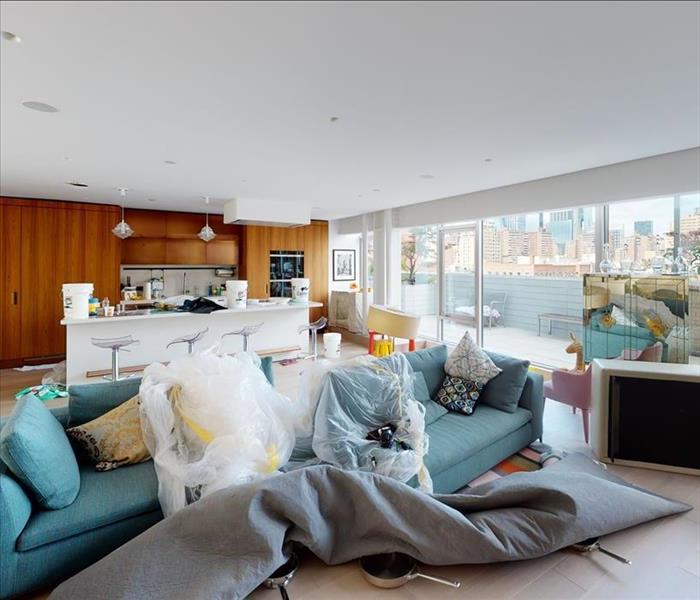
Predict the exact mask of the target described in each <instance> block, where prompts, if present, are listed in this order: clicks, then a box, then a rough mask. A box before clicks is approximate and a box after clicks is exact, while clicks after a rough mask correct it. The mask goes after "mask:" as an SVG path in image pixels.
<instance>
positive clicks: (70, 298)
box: [63, 283, 95, 319]
mask: <svg viewBox="0 0 700 600" xmlns="http://www.w3.org/2000/svg"><path fill="white" fill-rule="evenodd" d="M94 290H95V286H93V285H92V284H91V283H64V284H63V316H64V317H66V318H67V319H87V318H88V317H89V316H90V310H89V307H88V302H89V300H90V297H91V296H92V293H93V291H94Z"/></svg>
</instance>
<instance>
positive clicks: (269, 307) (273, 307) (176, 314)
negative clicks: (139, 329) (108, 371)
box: [61, 302, 323, 325]
mask: <svg viewBox="0 0 700 600" xmlns="http://www.w3.org/2000/svg"><path fill="white" fill-rule="evenodd" d="M322 306H323V303H321V302H309V303H308V304H295V303H292V302H290V303H288V304H249V305H248V306H247V308H225V309H223V310H215V311H213V312H211V313H208V314H201V313H190V312H183V311H159V310H155V309H153V310H148V311H146V312H141V311H139V313H140V314H138V315H129V314H127V315H124V316H122V315H119V316H114V317H90V318H89V319H61V325H93V324H95V323H108V322H121V321H138V320H142V319H149V320H150V319H168V318H182V317H200V318H203V317H216V316H217V315H218V316H223V315H233V314H250V313H255V312H265V313H269V312H280V311H287V310H302V309H305V310H308V309H309V308H321V307H322Z"/></svg>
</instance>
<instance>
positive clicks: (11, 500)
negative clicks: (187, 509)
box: [0, 346, 544, 598]
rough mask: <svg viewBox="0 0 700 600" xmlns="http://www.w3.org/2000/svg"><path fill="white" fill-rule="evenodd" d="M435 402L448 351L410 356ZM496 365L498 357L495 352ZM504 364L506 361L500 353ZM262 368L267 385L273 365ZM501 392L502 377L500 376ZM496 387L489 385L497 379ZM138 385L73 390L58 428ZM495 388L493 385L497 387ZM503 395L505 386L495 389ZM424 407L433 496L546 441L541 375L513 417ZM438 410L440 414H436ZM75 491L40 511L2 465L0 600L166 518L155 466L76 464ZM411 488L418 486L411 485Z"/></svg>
mask: <svg viewBox="0 0 700 600" xmlns="http://www.w3.org/2000/svg"><path fill="white" fill-rule="evenodd" d="M407 357H408V361H409V363H410V364H411V366H412V368H413V369H414V371H417V372H420V373H422V375H423V377H424V379H425V383H426V388H427V392H426V395H429V396H430V397H434V396H435V394H436V392H437V390H438V388H439V387H440V385H441V384H442V381H443V379H444V376H445V373H444V363H445V360H446V359H447V349H446V348H445V346H435V347H432V348H429V349H426V350H419V351H417V352H412V353H409V354H408V355H407ZM492 358H494V359H495V360H496V363H497V364H498V360H499V358H498V355H492ZM501 358H503V357H501ZM262 368H263V371H264V372H265V374H266V376H267V378H268V380H269V381H270V382H271V383H273V379H272V369H271V361H270V359H269V358H267V359H264V360H263V364H262ZM499 377H501V378H502V379H501V380H500V384H501V387H503V384H504V383H506V384H507V383H508V382H507V381H506V379H507V378H504V377H503V374H501V375H499ZM494 381H495V380H494ZM139 383H140V380H138V379H132V380H126V381H124V382H119V383H116V384H93V385H88V386H74V387H72V388H71V389H70V394H71V398H70V403H69V406H67V407H65V408H61V409H54V410H53V411H52V412H53V414H54V416H55V417H56V418H57V419H58V420H59V421H60V423H61V424H62V425H63V427H64V428H65V427H68V426H72V425H76V424H79V423H84V422H86V421H89V420H91V419H94V418H96V417H97V416H99V415H101V414H103V413H105V412H107V411H108V410H111V409H112V408H114V407H115V406H117V405H119V404H121V403H122V402H124V401H126V400H128V399H129V398H131V397H132V396H133V395H135V394H136V393H137V392H138V387H139ZM494 389H495V388H494ZM499 389H501V388H499ZM427 401H428V402H430V403H431V404H433V405H434V406H431V405H430V404H428V407H429V409H430V411H429V413H426V414H430V415H431V419H428V421H431V422H430V423H429V424H428V425H427V426H426V431H427V432H428V435H429V436H430V448H429V452H428V455H427V457H426V459H425V460H426V465H427V467H428V469H429V471H430V473H431V476H432V479H433V486H434V490H435V492H436V493H449V492H454V491H456V490H458V489H460V488H461V487H463V486H464V485H466V484H467V483H468V482H470V481H471V480H473V479H474V478H475V477H477V476H478V475H480V474H481V473H483V472H485V471H487V470H488V469H490V468H491V467H493V466H494V465H496V464H497V463H499V462H500V461H501V460H503V459H505V458H507V457H508V456H510V455H512V454H513V453H515V452H517V451H518V450H520V449H522V448H523V447H525V446H527V445H528V444H529V443H531V442H532V441H534V440H536V439H538V438H541V437H542V414H543V409H544V397H543V394H542V377H541V376H540V375H536V374H533V373H528V374H527V377H526V379H525V382H524V387H523V389H522V392H521V393H520V399H519V402H518V406H517V408H515V412H512V413H510V412H505V411H503V410H499V409H497V408H494V407H493V406H489V405H486V404H484V405H481V404H477V409H476V411H475V413H474V414H473V415H471V416H465V415H460V414H455V413H445V412H444V411H443V409H442V408H441V407H438V406H437V405H435V403H432V401H430V399H429V398H428V399H427ZM436 409H439V410H436ZM79 469H80V491H79V493H78V496H77V498H76V499H75V501H74V502H73V503H72V504H70V505H68V506H67V507H65V508H62V509H59V510H45V509H41V508H40V507H38V506H37V505H36V503H35V502H34V501H33V499H32V496H31V494H30V493H29V492H28V490H27V489H26V488H25V487H24V485H23V484H22V483H20V482H19V481H17V479H16V478H15V477H14V476H13V475H12V474H11V473H10V472H9V471H8V468H7V466H6V465H5V464H4V463H2V461H0V598H7V597H11V596H14V595H17V594H21V593H24V592H27V591H31V590H33V589H36V588H38V587H43V586H50V585H52V584H54V583H56V582H59V581H61V580H63V579H66V578H67V577H69V576H71V575H73V574H74V573H76V572H78V571H80V570H81V569H83V568H85V567H87V566H88V565H90V564H92V563H93V562H95V561H97V560H99V559H100V558H102V557H103V556H105V555H106V554H108V553H109V552H111V551H112V550H114V549H115V548H117V547H118V546H120V545H122V544H124V543H125V542H127V541H128V540H129V539H131V538H133V537H135V536H136V535H138V534H139V533H141V532H142V531H144V530H146V529H148V528H149V527H150V526H151V525H153V524H155V523H156V522H158V521H159V520H160V519H162V518H163V516H162V513H161V511H160V506H159V503H158V482H157V479H156V475H155V470H154V468H153V462H152V461H147V462H144V463H140V464H137V465H131V466H125V467H121V468H119V469H116V470H114V471H107V472H102V473H98V472H96V471H95V470H94V466H93V465H92V464H87V463H81V464H80V465H79ZM409 483H410V484H412V485H415V482H409Z"/></svg>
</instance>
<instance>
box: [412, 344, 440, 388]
mask: <svg viewBox="0 0 700 600" xmlns="http://www.w3.org/2000/svg"><path fill="white" fill-rule="evenodd" d="M406 358H407V359H408V364H410V365H411V367H412V368H413V370H414V371H420V372H421V373H423V376H424V377H425V383H426V384H427V385H428V392H429V393H430V397H431V398H435V395H436V394H437V393H438V390H439V389H440V386H442V381H443V380H444V379H445V361H446V360H447V347H446V346H432V347H431V348H426V349H425V350H416V351H415V352H407V353H406Z"/></svg>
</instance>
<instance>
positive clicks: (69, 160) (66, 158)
mask: <svg viewBox="0 0 700 600" xmlns="http://www.w3.org/2000/svg"><path fill="white" fill-rule="evenodd" d="M63 160H65V161H66V162H71V161H72V160H73V159H72V158H71V157H70V156H64V157H63Z"/></svg>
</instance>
